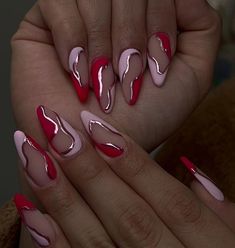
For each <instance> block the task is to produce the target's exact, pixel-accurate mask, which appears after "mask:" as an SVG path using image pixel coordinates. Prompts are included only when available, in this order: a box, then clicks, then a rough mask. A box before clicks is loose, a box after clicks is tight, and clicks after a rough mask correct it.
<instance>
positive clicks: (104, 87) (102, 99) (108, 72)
mask: <svg viewBox="0 0 235 248" xmlns="http://www.w3.org/2000/svg"><path fill="white" fill-rule="evenodd" d="M91 75H92V83H93V89H94V92H95V95H96V98H97V100H98V102H99V104H100V107H101V109H102V110H103V111H104V112H105V113H110V112H111V110H112V108H113V105H114V100H115V76H114V72H113V67H112V64H111V62H110V61H109V59H108V58H106V57H99V58H97V59H95V60H94V61H93V62H92V67H91Z"/></svg>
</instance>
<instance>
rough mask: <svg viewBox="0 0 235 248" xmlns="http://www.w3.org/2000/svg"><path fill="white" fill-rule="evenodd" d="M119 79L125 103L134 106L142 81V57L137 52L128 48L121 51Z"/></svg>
mask: <svg viewBox="0 0 235 248" xmlns="http://www.w3.org/2000/svg"><path fill="white" fill-rule="evenodd" d="M119 77H120V80H121V84H122V91H123V94H124V97H125V99H126V101H127V103H128V104H130V105H133V104H135V103H136V101H137V99H138V96H139V92H140V89H141V84H142V79H143V63H142V57H141V54H140V52H139V51H138V50H136V49H133V48H130V49H127V50H125V51H123V53H122V54H121V56H120V59H119Z"/></svg>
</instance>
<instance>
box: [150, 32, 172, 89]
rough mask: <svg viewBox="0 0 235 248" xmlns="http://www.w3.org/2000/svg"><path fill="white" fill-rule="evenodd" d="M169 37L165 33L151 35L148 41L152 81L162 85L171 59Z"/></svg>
mask: <svg viewBox="0 0 235 248" xmlns="http://www.w3.org/2000/svg"><path fill="white" fill-rule="evenodd" d="M171 56H172V54H171V44H170V38H169V36H168V35H167V34H166V33H163V32H158V33H155V34H154V35H152V36H151V37H150V39H149V42H148V64H149V69H150V73H151V75H152V79H153V82H154V83H155V84H156V85H157V86H162V85H163V83H164V80H165V77H166V74H167V70H168V67H169V64H170V61H171Z"/></svg>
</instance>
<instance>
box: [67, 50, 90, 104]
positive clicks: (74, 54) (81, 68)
mask: <svg viewBox="0 0 235 248" xmlns="http://www.w3.org/2000/svg"><path fill="white" fill-rule="evenodd" d="M69 69H70V72H71V73H70V75H71V78H72V81H73V85H74V87H75V89H76V92H77V94H78V97H79V99H80V101H81V102H85V101H86V100H87V98H88V93H89V84H88V64H87V58H86V56H85V52H84V49H83V48H82V47H75V48H73V49H72V51H71V53H70V55H69Z"/></svg>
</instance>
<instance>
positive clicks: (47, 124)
mask: <svg viewBox="0 0 235 248" xmlns="http://www.w3.org/2000/svg"><path fill="white" fill-rule="evenodd" d="M37 115H38V120H39V122H40V124H41V127H42V129H43V131H44V133H45V135H46V137H47V139H48V142H49V143H50V145H51V147H52V148H53V150H54V151H55V152H56V153H58V154H59V155H60V156H62V157H65V158H67V157H71V156H74V155H76V154H77V153H78V152H79V151H80V149H81V147H82V142H81V139H80V136H79V134H78V133H77V132H76V131H75V130H74V129H73V128H72V127H71V125H70V124H69V123H68V122H67V121H65V120H64V119H63V118H61V117H60V116H59V115H58V114H57V113H56V112H54V111H52V110H50V109H48V108H46V107H44V106H39V107H38V108H37Z"/></svg>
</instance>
